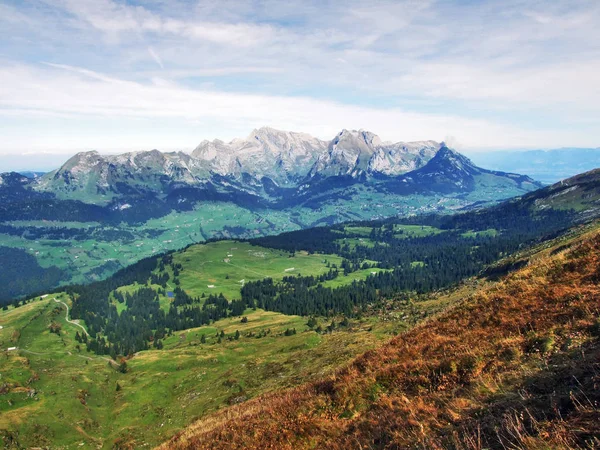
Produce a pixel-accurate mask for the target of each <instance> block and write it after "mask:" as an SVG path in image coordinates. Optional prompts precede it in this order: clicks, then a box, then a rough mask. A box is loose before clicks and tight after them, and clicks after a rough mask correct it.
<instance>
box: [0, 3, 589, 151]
mask: <svg viewBox="0 0 600 450" xmlns="http://www.w3.org/2000/svg"><path fill="white" fill-rule="evenodd" d="M0 30H1V34H0V154H4V155H5V156H6V155H8V154H15V153H26V154H34V153H40V152H47V153H58V152H64V153H72V152H74V151H77V150H89V149H98V150H100V151H117V150H141V149H151V148H158V149H162V150H172V149H183V150H189V149H192V148H193V147H194V146H195V145H196V144H197V143H198V142H200V141H201V140H202V139H213V138H221V139H224V140H229V139H231V138H233V137H236V136H245V135H247V134H248V133H249V132H250V131H251V130H252V129H253V128H255V127H260V126H263V125H269V126H272V127H275V128H280V129H286V130H295V131H306V132H309V133H311V134H313V135H315V136H317V137H320V138H323V139H330V138H332V137H333V136H334V135H335V133H337V132H338V131H339V130H341V129H342V128H355V129H358V128H364V129H369V130H371V131H373V132H375V133H377V134H379V135H380V136H381V137H382V139H384V140H421V139H436V140H447V141H450V142H451V143H452V144H453V145H454V146H456V147H457V148H459V149H465V150H466V149H484V150H485V149H500V148H533V147H535V148H552V147H561V146H588V147H597V146H600V82H599V81H598V79H599V77H600V75H598V74H599V73H600V2H598V1H597V0H591V1H585V0H583V1H579V0H551V1H548V0H543V1H537V0H498V1H474V0H463V1H451V0H442V1H434V0H416V1H412V0H408V1H389V2H386V1H369V2H365V1H362V0H361V1H352V0H345V1H324V0H315V1H312V0H302V1H271V0H265V1H252V0H248V1H237V0H234V1H227V0H220V1H193V0H187V1H183V0H168V1H167V0H129V1H126V0H27V1H22V0H0Z"/></svg>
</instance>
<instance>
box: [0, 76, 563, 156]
mask: <svg viewBox="0 0 600 450" xmlns="http://www.w3.org/2000/svg"><path fill="white" fill-rule="evenodd" d="M17 88H18V89H17ZM0 114H2V115H4V116H7V117H14V116H21V115H23V114H29V115H31V116H35V117H41V116H45V115H56V117H70V118H71V120H72V123H73V124H76V123H77V120H78V119H81V118H88V119H89V118H98V120H100V121H102V120H108V119H109V118H110V119H115V118H120V119H119V120H120V121H122V122H123V123H127V124H128V128H130V132H132V131H133V132H134V134H135V131H136V130H137V132H138V133H139V134H138V139H139V142H138V145H139V146H149V147H153V146H155V145H154V144H153V142H152V139H155V136H154V135H152V137H151V139H150V140H149V139H147V137H146V136H144V133H146V132H147V130H148V128H149V127H148V123H147V122H145V121H144V120H148V121H154V122H156V121H160V120H166V121H179V122H181V123H185V124H188V125H187V131H188V136H189V135H190V134H192V133H190V131H191V130H192V129H193V128H194V127H195V125H194V123H202V122H207V121H212V122H217V123H218V124H219V125H218V127H217V128H214V127H213V128H211V130H205V131H204V132H203V133H200V132H199V133H198V134H199V135H198V137H197V140H200V139H201V138H205V137H206V138H214V137H226V138H229V137H233V136H231V135H230V133H231V132H230V131H228V130H236V131H237V130H244V132H247V130H249V129H251V128H253V127H257V126H262V125H271V126H274V127H278V128H282V129H290V130H299V131H307V132H310V133H313V134H315V135H317V136H319V137H322V138H331V137H333V136H334V134H335V133H337V132H338V131H339V130H340V129H342V128H366V129H371V130H373V131H375V132H377V133H379V134H380V135H381V136H382V138H384V139H392V140H422V139H438V140H442V139H444V137H445V136H449V135H451V136H455V139H457V141H459V142H461V143H462V145H464V146H465V147H489V146H493V147H502V146H511V144H512V143H514V142H519V143H520V145H521V146H527V145H535V144H536V143H539V142H552V141H555V140H556V139H559V138H560V134H558V133H556V132H544V133H540V132H537V131H534V130H526V129H522V128H520V127H515V126H510V125H501V124H495V123H492V122H490V121H488V120H483V119H468V118H462V117H459V116H454V115H444V114H423V113H414V112H408V111H405V110H403V109H400V108H369V107H360V106H352V105H348V104H341V103H338V102H333V101H324V100H317V99H312V98H308V97H282V96H267V95H253V94H239V93H227V92H220V91H214V90H197V89H190V88H186V87H181V86H178V85H174V84H172V83H161V82H156V83H148V84H143V83H138V82H133V81H126V80H120V79H116V78H114V77H110V76H105V75H103V74H99V73H95V72H91V71H89V70H85V69H79V68H74V67H68V66H59V65H53V66H52V67H49V68H48V69H40V68H38V67H31V66H25V65H20V66H12V67H4V68H2V69H0ZM140 119H142V121H141V122H140ZM154 122H152V123H154ZM207 132H210V133H213V134H212V135H211V134H208V135H207ZM218 132H221V133H223V134H225V135H224V136H223V135H218V134H216V133H218ZM103 133H104V130H102V129H99V130H98V132H97V133H96V134H97V136H101V135H102V134H103ZM200 134H203V135H202V136H200ZM97 136H94V139H92V140H91V142H94V145H97V144H96V143H97V142H98V140H97V139H96V137H97ZM101 140H102V141H104V140H103V139H101ZM162 142H163V143H165V140H164V139H163V140H162ZM193 144H195V142H187V145H189V146H193ZM3 145H7V142H6V141H5V142H4V143H3ZM13 145H14V141H13ZM129 145H135V143H134V142H131V143H129Z"/></svg>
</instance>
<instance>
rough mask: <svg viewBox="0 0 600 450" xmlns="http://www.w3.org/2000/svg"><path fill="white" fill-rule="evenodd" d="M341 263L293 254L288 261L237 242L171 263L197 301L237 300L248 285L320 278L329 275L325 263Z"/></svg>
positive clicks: (190, 251)
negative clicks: (178, 268)
mask: <svg viewBox="0 0 600 450" xmlns="http://www.w3.org/2000/svg"><path fill="white" fill-rule="evenodd" d="M341 262H342V258H340V257H339V256H335V255H318V254H312V255H309V254H308V253H306V252H296V254H295V255H294V256H293V257H291V255H290V254H289V253H286V252H282V251H279V250H273V249H268V248H263V247H258V246H253V245H250V244H248V243H247V242H238V241H219V242H213V243H210V244H206V245H194V246H192V247H189V248H187V249H186V250H185V251H182V252H180V253H176V254H175V255H174V257H173V263H179V264H182V265H183V266H184V267H185V269H184V270H183V271H182V272H181V273H180V275H179V279H180V281H181V286H182V288H183V289H184V290H185V291H186V292H187V293H188V294H190V295H192V296H197V297H199V296H201V295H202V294H206V295H209V294H220V293H222V294H223V295H225V297H227V299H229V300H232V299H237V298H240V288H241V287H242V286H243V284H244V283H247V282H248V281H256V280H262V279H264V278H272V279H273V280H275V281H277V280H281V279H282V278H283V277H285V276H293V275H304V276H307V275H320V274H322V273H326V272H328V271H329V267H327V264H328V263H330V264H336V265H338V266H339V265H340V263H341ZM211 286H212V287H211Z"/></svg>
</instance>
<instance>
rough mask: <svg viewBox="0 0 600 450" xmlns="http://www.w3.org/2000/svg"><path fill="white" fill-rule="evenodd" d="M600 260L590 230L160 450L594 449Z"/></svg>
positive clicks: (598, 416)
mask: <svg viewBox="0 0 600 450" xmlns="http://www.w3.org/2000/svg"><path fill="white" fill-rule="evenodd" d="M565 248H569V250H564V249H565ZM598 255H600V234H599V232H598V230H597V228H596V230H594V231H593V232H591V233H588V234H585V235H583V236H581V237H575V238H573V237H571V238H568V239H566V240H563V241H558V242H555V243H554V244H553V245H551V246H550V248H546V249H543V250H540V251H538V253H534V254H533V255H530V257H529V258H528V260H529V265H528V266H527V267H525V268H523V269H520V270H518V271H517V272H515V273H513V274H511V275H509V276H508V277H507V278H506V279H505V280H503V281H502V282H500V283H499V284H497V285H495V286H493V287H491V288H485V289H481V290H479V291H477V292H475V294H474V295H472V296H471V297H469V298H466V299H464V300H463V302H462V303H461V304H459V305H458V306H456V307H455V308H453V309H451V310H450V311H448V312H446V313H442V314H441V315H439V316H438V317H436V318H434V319H432V320H429V321H427V322H425V323H424V324H422V325H420V326H418V327H416V328H415V329H413V330H412V331H409V332H407V333H405V334H403V335H400V336H398V337H396V338H394V339H392V340H391V341H390V342H389V343H388V344H386V345H384V346H383V347H381V348H379V349H377V350H373V351H370V352H367V353H365V354H364V355H363V356H361V357H359V358H357V359H356V360H355V361H354V362H353V363H351V364H350V365H348V366H346V367H344V368H342V369H340V370H339V371H337V372H336V373H335V374H334V375H332V376H329V377H326V378H323V379H322V380H320V381H317V382H314V383H310V384H307V385H304V386H302V387H299V388H295V389H292V390H288V391H283V392H280V393H273V394H270V395H267V396H264V397H260V398H258V399H256V400H251V401H248V402H246V403H243V404H241V405H238V406H234V407H231V408H228V409H226V410H225V411H223V412H221V413H216V414H214V415H212V416H209V417H208V418H205V419H202V420H200V421H198V422H197V423H196V424H194V425H193V426H191V427H190V428H188V429H187V430H185V431H183V432H182V433H180V434H179V435H177V436H176V437H174V438H173V439H172V440H171V441H169V442H168V443H165V445H164V446H163V447H162V448H165V449H167V448H169V449H192V448H194V449H196V448H214V449H218V448H227V449H235V448H240V449H241V448H244V449H259V448H260V449H262V448H277V449H301V448H330V449H346V448H371V449H388V448H431V449H447V448H473V449H475V448H493V449H496V448H498V449H500V448H507V445H508V446H510V447H511V448H594V447H595V446H597V445H598V443H599V440H600V425H599V424H600V407H599V406H598V405H599V404H600V395H599V391H598V389H597V386H596V385H597V383H598V382H599V381H600V379H599V376H598V370H597V361H598V358H599V357H600V340H599V338H600V321H599V313H600V311H599V310H598V304H597V299H598V296H599V295H600V289H599V288H598V280H599V273H600V272H599V269H598V268H599V267H600V260H599V257H598Z"/></svg>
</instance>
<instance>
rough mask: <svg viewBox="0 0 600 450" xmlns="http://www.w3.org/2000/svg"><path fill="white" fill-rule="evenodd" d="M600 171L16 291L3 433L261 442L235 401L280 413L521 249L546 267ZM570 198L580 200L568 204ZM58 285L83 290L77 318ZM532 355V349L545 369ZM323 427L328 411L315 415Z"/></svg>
mask: <svg viewBox="0 0 600 450" xmlns="http://www.w3.org/2000/svg"><path fill="white" fill-rule="evenodd" d="M596 178H597V174H596V173H589V174H584V175H582V176H580V177H576V178H574V179H573V180H567V181H566V182H565V183H563V184H561V185H556V186H552V187H549V188H545V189H544V190H541V191H538V192H535V193H532V194H529V195H528V196H525V197H523V198H521V199H517V200H512V201H508V202H505V203H502V204H499V205H498V206H495V207H492V208H488V209H482V210H476V211H472V212H467V213H462V214H457V215H447V214H444V215H424V216H423V215H422V216H415V217H410V218H404V219H402V218H394V219H382V220H378V221H362V222H353V223H347V224H340V225H333V226H328V227H319V228H315V229H309V230H297V231H291V232H288V233H283V234H281V235H278V236H264V237H260V238H254V239H252V240H218V241H215V242H208V243H205V244H192V245H189V246H187V247H186V248H184V249H182V250H180V251H175V252H164V253H162V254H161V256H158V257H157V256H153V257H149V258H146V259H143V260H141V261H140V262H138V263H135V264H133V265H131V266H129V267H128V268H126V269H121V270H120V271H118V272H117V273H116V274H114V275H112V276H110V277H109V278H108V279H106V280H105V281H98V282H96V283H92V284H90V285H82V286H70V287H68V288H66V290H61V289H60V288H59V289H57V290H56V291H55V292H53V293H49V294H47V295H44V296H43V298H40V297H36V298H33V299H31V300H28V301H25V302H19V303H16V304H17V305H18V307H15V306H13V305H10V306H8V305H7V306H5V307H4V309H3V310H2V311H0V326H2V328H0V346H1V348H2V349H3V354H2V358H3V363H2V380H1V383H2V384H1V385H0V386H1V387H2V397H1V399H2V402H0V410H1V411H2V414H1V416H0V430H1V431H0V442H2V443H3V445H4V446H5V447H8V448H19V447H21V446H40V445H42V446H43V445H52V446H59V447H60V446H62V447H64V448H75V447H76V448H139V447H146V446H155V445H159V444H160V443H161V442H165V441H167V440H168V439H173V440H172V441H170V442H171V443H170V444H168V446H175V447H181V448H193V446H194V445H196V444H194V443H197V442H198V439H202V440H204V439H207V438H206V437H201V436H206V433H209V434H210V433H219V436H220V437H219V441H218V442H221V443H223V445H225V442H228V444H226V445H227V446H233V447H234V448H235V446H240V445H241V444H239V442H242V441H238V440H237V439H243V442H244V445H242V446H245V445H246V444H245V443H247V442H257V444H256V446H257V447H258V448H260V447H262V444H260V443H259V442H260V441H252V440H248V439H251V438H249V437H248V436H247V435H246V434H245V431H244V425H243V424H242V423H240V422H237V421H236V420H237V419H236V418H235V417H236V414H238V413H237V412H236V411H240V413H241V414H249V416H248V417H249V418H250V419H249V420H250V422H248V423H253V424H255V425H256V426H257V427H259V428H258V429H263V428H262V427H263V425H262V424H263V423H265V424H266V423H267V422H260V421H256V420H258V419H256V420H255V416H254V415H253V414H254V413H253V412H252V411H253V410H254V409H253V408H255V406H253V405H256V403H255V402H256V401H259V402H262V403H263V404H264V406H262V407H261V409H260V410H261V411H263V412H264V413H265V414H266V416H264V417H272V416H271V415H270V414H271V412H270V411H271V409H270V408H272V407H273V408H275V409H273V411H278V410H277V408H278V407H276V406H271V405H275V404H277V402H279V401H280V400H277V399H278V398H280V397H278V396H281V395H284V396H285V395H288V394H285V393H286V392H290V395H292V398H298V401H299V402H304V401H305V400H304V397H302V396H303V395H304V394H296V393H295V392H304V391H303V390H304V389H313V388H312V387H310V386H319V383H322V381H319V380H327V379H328V378H327V377H330V376H332V374H339V373H340V372H339V371H340V370H342V371H343V370H346V369H340V367H353V365H356V364H358V363H357V361H361V358H363V359H364V358H365V357H367V356H360V355H363V354H364V355H370V354H373V353H369V351H371V352H380V351H387V350H378V349H380V348H381V349H390V348H392V347H390V346H393V345H395V344H394V342H396V341H397V340H398V339H403V338H401V337H398V338H395V339H393V340H392V341H391V343H387V344H386V342H388V341H389V339H392V338H394V336H396V335H398V334H399V335H400V336H405V335H406V336H411V334H410V333H413V331H411V330H415V331H414V333H423V332H424V331H422V330H427V327H428V326H429V325H428V324H430V323H433V324H435V323H437V322H436V321H439V320H441V319H439V318H440V317H444V314H458V313H453V312H452V311H454V310H455V309H456V310H457V311H462V310H464V308H466V307H467V306H465V305H471V303H472V302H473V301H476V300H473V299H477V298H480V297H482V296H483V297H482V298H487V297H486V296H487V295H488V294H486V292H488V291H489V292H496V291H494V289H496V290H500V291H503V290H504V289H505V287H504V286H505V284H504V283H505V281H504V277H505V276H507V275H508V276H509V277H513V278H514V277H517V278H518V277H519V275H518V273H519V272H515V273H516V275H511V272H514V271H515V270H519V268H522V267H523V266H524V264H525V263H523V261H526V262H528V264H529V265H533V266H532V267H537V266H535V265H536V264H542V266H540V267H548V263H546V262H545V261H547V260H548V258H550V259H552V258H554V259H556V258H557V257H561V256H560V255H563V254H564V251H565V249H570V248H576V247H577V245H579V244H578V243H579V242H583V241H586V240H589V239H592V238H593V237H594V236H596V234H597V232H598V231H597V230H598V225H597V222H595V221H593V220H592V219H591V217H592V216H594V215H596V214H597V212H596V210H595V209H594V206H593V205H595V203H596V202H597V198H598V195H597V193H596V191H595V190H593V189H596V188H595V187H594V186H596V183H595V181H594V180H596ZM561 192H566V193H565V194H564V195H557V194H559V193H561ZM559 198H563V199H564V202H562V203H561V202H559V200H558V199H559ZM577 199H579V200H577ZM578 201H579V202H580V203H577V202H578ZM549 202H550V203H551V204H552V206H551V207H545V206H544V205H546V204H548V203H549ZM572 204H573V205H579V206H578V207H577V208H566V207H567V206H569V205H572ZM590 220H592V221H591V222H590ZM578 223H582V224H584V223H587V225H578ZM448 255H451V259H448V258H447V256H448ZM555 255H559V256H555ZM527 267H528V266H527ZM521 270H528V271H529V270H535V269H521ZM544 270H545V269H544ZM527 273H529V272H527ZM544 276H545V275H544ZM55 299H56V300H58V301H59V302H64V303H66V304H67V305H68V306H69V309H70V310H69V314H70V320H72V321H73V322H74V323H70V322H67V321H66V319H67V317H66V314H65V313H66V311H65V307H64V305H62V304H61V303H57V301H56V300H55ZM468 307H469V308H473V306H468ZM515 307H516V306H515ZM461 308H462V309H461ZM460 314H463V313H460ZM460 314H459V315H460ZM591 314H592V316H593V315H594V314H596V313H594V312H593V310H592V312H591ZM586 317H587V316H586ZM80 326H83V327H85V329H86V330H87V332H88V333H89V336H87V335H86V336H85V337H84V333H83V332H82V330H81V329H80V328H79V327H80ZM415 327H416V328H415ZM553 333H555V334H554V335H555V336H562V334H560V333H561V332H560V331H554V332H553ZM457 336H458V337H457V339H460V337H459V336H460V334H458V335H457ZM556 339H559V338H558V337H556ZM560 339H562V337H561V338H560ZM417 340H418V339H417ZM561 342H562V341H561ZM578 342H579V341H578ZM582 342H583V341H582ZM577 345H579V344H577ZM586 345H587V344H586ZM382 346H383V347H382ZM7 349H11V350H7ZM365 352H367V353H365ZM375 354H378V353H375ZM355 358H358V359H355ZM528 358H529V357H528ZM430 360H431V361H432V364H433V362H434V361H435V360H436V359H435V358H433V357H432V358H431V359H430ZM415 361H416V360H415ZM520 361H521V360H520ZM527 361H529V360H527ZM535 361H536V360H531V364H533V365H531V366H529V365H528V364H530V363H529V362H527V363H526V362H525V360H522V361H521V362H522V364H523V367H531V368H532V369H531V370H533V368H534V367H537V366H535V364H537V363H536V362H535ZM457 364H458V363H457ZM436 370H437V369H436ZM457 370H458V369H457ZM460 370H462V369H460ZM452 373H453V372H450V375H449V376H452ZM461 373H462V372H461ZM335 376H336V377H339V375H335ZM345 379H346V378H342V380H345ZM449 380H450V379H449ZM477 380H479V379H477ZM477 382H479V381H477ZM307 383H308V384H307ZM311 383H312V384H311ZM314 383H316V384H314ZM360 383H362V382H360ZM381 383H383V382H380V383H379V384H378V386H379V385H380V386H381V387H372V388H371V387H368V388H367V389H366V390H363V392H364V393H367V392H377V394H376V395H375V394H373V395H374V396H372V397H368V396H367V397H365V398H363V397H360V398H361V399H359V398H358V397H357V398H355V399H354V400H351V401H350V403H348V404H347V405H346V406H344V407H342V409H340V410H339V411H338V409H335V408H338V406H335V405H333V406H327V408H330V407H333V408H334V409H333V411H336V412H335V417H338V419H335V420H342V421H348V420H352V418H353V417H355V418H359V417H363V412H362V411H364V408H368V407H369V406H368V405H370V402H371V401H372V400H373V399H377V398H380V395H382V394H379V392H388V391H386V389H391V388H389V387H387V386H388V385H387V384H381ZM367 384H368V383H367ZM298 386H300V387H298ZM287 389H292V391H287ZM294 389H295V390H294ZM361 389H362V388H361ZM507 389H508V388H507ZM390 392H391V391H390ZM298 395H300V397H297V396H298ZM360 395H363V394H360ZM365 395H366V394H365ZM386 395H391V393H390V394H386ZM263 396H266V397H263ZM315 398H318V397H315ZM353 398H354V397H353ZM411 398H412V397H411ZM254 399H257V400H254ZM261 399H264V400H261ZM311 399H312V397H311ZM307 401H310V402H312V401H313V400H307ZM318 401H320V400H318ZM411 401H412V400H411ZM273 402H275V403H273ZM328 402H329V400H325V404H329V403H328ZM357 402H358V403H357ZM310 404H311V405H312V403H310ZM352 405H354V406H352ZM245 408H249V409H250V411H249V412H248V413H246V412H241V411H244V409H245ZM286 408H288V407H287V406H286ZM310 408H312V406H309V411H312V410H311V409H310ZM349 408H350V409H349ZM230 410H231V411H232V414H233V415H231V416H228V417H230V419H227V420H231V426H233V427H237V428H236V429H237V430H238V431H236V434H235V436H233V435H228V434H222V431H220V430H222V428H221V426H222V425H221V424H222V423H223V416H222V415H221V414H222V413H223V411H230ZM289 410H290V414H294V411H295V409H293V408H291V409H289ZM49 411H52V414H51V415H49V414H48V412H49ZM261 414H262V413H261ZM276 414H281V412H278V413H276ZM310 414H312V413H310ZM311 417H312V416H311ZM364 417H367V416H364ZM196 419H197V420H199V421H200V422H198V424H195V425H193V426H192V428H190V429H189V430H188V429H185V427H186V426H188V425H190V424H192V423H193V422H194V421H195V420H196ZM260 420H263V419H260ZM264 420H267V419H264ZM269 420H270V419H269ZM310 420H313V419H310ZM357 420H358V419H357ZM344 423H346V422H344ZM272 425H273V424H269V425H268V426H269V427H270V426H272ZM227 426H229V425H227ZM273 426H277V425H273ZM336 426H337V425H336ZM343 426H346V425H343ZM311 427H313V429H314V430H318V429H321V428H320V427H321V425H316V422H315V425H311ZM182 430H185V431H182ZM198 430H201V431H198ZM295 433H296V434H295V436H296V438H294V439H299V440H296V441H293V442H295V444H293V446H294V447H296V446H300V447H301V446H302V445H304V444H302V442H303V441H302V439H304V438H303V436H304V435H303V434H302V432H301V431H295ZM369 433H371V432H369ZM285 435H286V434H285V433H283V434H282V436H285ZM369 435H371V434H369ZM173 436H175V437H173ZM210 436H214V434H210ZM260 436H261V435H260V434H258V435H255V437H254V438H252V439H260ZM327 436H328V439H335V438H336V434H335V433H329V432H328V434H327ZM411 436H412V437H411V439H413V438H414V436H413V435H411ZM429 436H435V434H433V432H431V433H430V434H429ZM208 439H209V440H211V441H212V439H213V438H212V437H211V438H208ZM310 439H313V438H312V437H311V438H310ZM318 439H320V438H318ZM360 439H362V438H360ZM432 439H433V438H432ZM214 442H217V441H214ZM236 442H237V443H236ZM328 442H333V441H328ZM428 442H430V441H428ZM431 442H433V441H431ZM190 445H191V446H192V447H189V446H190ZM278 445H279V444H278ZM282 445H283V444H282ZM328 445H329V444H328ZM331 445H334V446H335V445H337V444H335V443H333V444H331ZM344 445H345V444H344ZM436 445H437V444H436ZM284 447H285V445H284Z"/></svg>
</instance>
